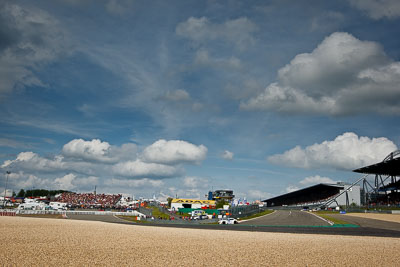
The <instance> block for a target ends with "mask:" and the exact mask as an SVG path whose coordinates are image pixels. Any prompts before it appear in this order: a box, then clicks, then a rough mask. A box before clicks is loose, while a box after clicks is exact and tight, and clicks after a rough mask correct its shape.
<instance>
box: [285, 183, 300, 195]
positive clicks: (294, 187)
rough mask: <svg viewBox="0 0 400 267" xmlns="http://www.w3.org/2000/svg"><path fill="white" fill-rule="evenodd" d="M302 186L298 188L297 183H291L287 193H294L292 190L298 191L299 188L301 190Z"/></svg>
mask: <svg viewBox="0 0 400 267" xmlns="http://www.w3.org/2000/svg"><path fill="white" fill-rule="evenodd" d="M299 189H300V188H298V187H297V186H295V185H289V186H288V187H286V193H292V192H294V191H297V190H299Z"/></svg>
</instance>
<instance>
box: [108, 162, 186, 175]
mask: <svg viewBox="0 0 400 267" xmlns="http://www.w3.org/2000/svg"><path fill="white" fill-rule="evenodd" d="M112 169H113V172H114V173H115V174H116V175H120V176H123V177H130V178H137V177H139V178H140V177H157V178H169V177H174V176H180V175H181V174H182V170H181V169H180V168H178V167H174V166H169V165H164V164H158V163H146V162H142V161H140V160H135V161H127V162H121V163H117V164H116V165H114V166H113V168H112Z"/></svg>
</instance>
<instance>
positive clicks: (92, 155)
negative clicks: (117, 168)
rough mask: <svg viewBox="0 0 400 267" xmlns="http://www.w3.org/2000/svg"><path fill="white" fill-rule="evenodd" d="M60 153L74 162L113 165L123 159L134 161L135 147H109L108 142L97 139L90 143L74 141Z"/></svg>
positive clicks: (66, 145) (79, 140) (80, 140)
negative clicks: (83, 161) (85, 161)
mask: <svg viewBox="0 0 400 267" xmlns="http://www.w3.org/2000/svg"><path fill="white" fill-rule="evenodd" d="M62 153H63V155H64V156H67V157H71V158H74V159H76V160H87V161H94V162H103V163H115V162H117V161H118V160H121V159H124V158H128V159H135V158H136V153H137V146H136V145H135V144H131V143H128V144H123V145H122V146H121V147H116V146H111V145H110V144H109V143H108V142H102V141H101V140H99V139H93V140H91V141H85V140H83V139H74V140H72V141H70V142H68V143H67V144H65V145H64V147H63V149H62Z"/></svg>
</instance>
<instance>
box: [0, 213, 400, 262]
mask: <svg viewBox="0 0 400 267" xmlns="http://www.w3.org/2000/svg"><path fill="white" fill-rule="evenodd" d="M0 241H1V244H3V246H2V249H1V250H0V251H1V252H0V265H1V266H5V265H7V266H11V265H12V266H14V265H17V266H37V265H46V266H55V265H66V266H68V265H69V266H76V265H84V266H93V265H101V266H106V265H107V266H109V265H118V266H121V265H122V266H128V265H129V266H188V265H197V266H215V265H221V266H228V265H235V266H335V265H336V266H398V260H397V258H396V256H395V255H397V251H398V247H399V245H400V239H398V238H384V237H360V236H356V237H355V236H329V235H303V234H284V233H265V232H236V231H223V230H199V229H181V228H162V227H148V226H135V225H120V224H110V223H104V222H94V221H77V220H65V219H43V218H26V217H0Z"/></svg>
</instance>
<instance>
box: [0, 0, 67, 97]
mask: <svg viewBox="0 0 400 267" xmlns="http://www.w3.org/2000/svg"><path fill="white" fill-rule="evenodd" d="M0 23H1V25H2V30H1V32H0V39H1V40H2V41H1V44H0V80H1V81H2V82H1V85H0V96H1V95H4V94H6V93H9V92H10V91H12V90H13V89H15V88H18V87H24V86H33V85H36V86H45V85H44V84H43V83H42V82H41V81H40V79H39V78H38V77H37V76H36V75H35V71H36V70H38V69H40V68H42V67H43V66H44V65H46V64H48V63H50V62H52V61H54V60H55V59H56V58H58V57H59V56H60V55H62V54H63V53H64V52H65V51H66V50H68V49H66V48H67V47H68V42H67V41H66V39H65V35H66V33H65V32H64V31H63V30H61V28H60V27H59V25H58V22H57V20H56V19H54V18H53V17H52V16H51V15H49V14H48V13H46V12H45V11H43V10H40V9H37V8H28V7H22V6H19V5H16V4H11V3H2V4H0Z"/></svg>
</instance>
